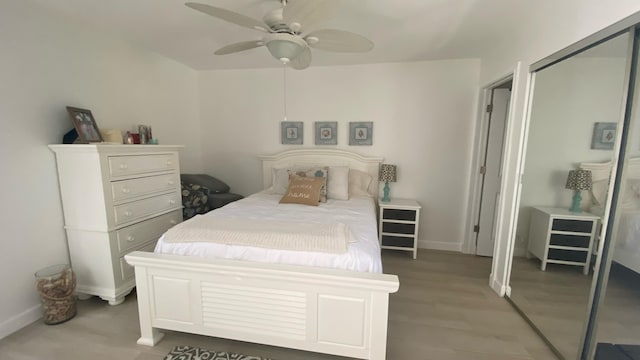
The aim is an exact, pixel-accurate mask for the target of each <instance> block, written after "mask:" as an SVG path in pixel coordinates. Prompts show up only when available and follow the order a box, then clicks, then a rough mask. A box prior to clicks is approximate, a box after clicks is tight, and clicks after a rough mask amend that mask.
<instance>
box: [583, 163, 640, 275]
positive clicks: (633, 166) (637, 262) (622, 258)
mask: <svg viewBox="0 0 640 360" xmlns="http://www.w3.org/2000/svg"><path fill="white" fill-rule="evenodd" d="M612 164H613V162H611V161H607V162H603V163H581V164H580V168H581V169H584V170H591V177H592V180H593V182H596V181H600V180H609V177H610V176H611V166H612ZM624 176H625V178H626V179H634V180H638V179H640V157H636V158H630V159H628V160H627V164H626V168H625V170H624ZM609 226H612V225H611V224H610V225H609ZM613 226H614V228H613V234H612V238H613V239H617V237H618V233H619V228H618V226H617V224H613ZM637 241H640V239H637ZM617 245H618V242H617V241H614V246H617ZM612 260H613V261H615V262H616V263H618V264H620V265H623V266H624V267H626V268H628V269H631V270H633V271H635V272H637V273H640V258H639V257H638V255H636V253H635V252H630V251H628V250H626V249H623V248H619V247H618V248H615V250H614V251H613V258H612Z"/></svg>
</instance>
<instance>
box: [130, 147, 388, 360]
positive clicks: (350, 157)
mask: <svg viewBox="0 0 640 360" xmlns="http://www.w3.org/2000/svg"><path fill="white" fill-rule="evenodd" d="M260 159H261V161H262V170H263V171H262V173H263V179H264V181H263V187H264V189H265V190H266V191H263V192H261V193H258V194H256V195H253V196H250V197H248V199H247V201H248V202H249V203H256V204H263V205H264V206H265V208H263V209H262V210H261V211H266V212H267V213H272V214H274V215H273V217H272V218H269V219H272V220H274V221H277V220H278V219H277V216H278V215H277V214H275V212H273V211H271V209H269V208H268V206H271V205H269V204H272V203H273V201H274V199H276V198H277V197H278V196H276V195H274V194H272V191H271V190H272V189H273V187H274V186H276V185H277V184H275V183H274V182H276V181H277V179H276V178H275V176H274V174H275V171H276V170H275V169H282V168H295V167H298V168H300V167H308V166H329V167H332V166H335V167H345V166H346V167H349V169H353V170H355V171H360V172H363V173H366V174H368V175H369V176H370V177H371V179H372V181H371V182H370V183H369V184H368V186H366V193H368V195H369V197H368V198H367V197H358V198H357V199H354V200H356V201H355V204H353V205H348V203H350V202H351V200H349V202H335V203H331V200H328V201H327V203H326V204H323V205H321V206H319V207H318V209H322V208H327V207H330V206H338V207H340V206H346V207H349V206H355V207H359V206H362V207H364V208H369V209H371V208H372V207H373V206H372V204H373V205H375V201H374V200H372V197H373V196H374V194H377V192H378V181H377V180H378V169H379V165H380V163H381V162H382V159H381V158H378V157H369V156H361V155H358V154H355V153H352V152H348V151H343V150H335V149H331V150H321V149H307V150H290V151H285V152H281V153H278V154H275V155H269V156H261V157H260ZM367 203H368V204H369V205H367ZM234 204H235V203H234ZM242 206H244V205H242V203H241V204H240V205H233V206H230V207H229V208H228V209H226V208H222V209H220V210H224V209H226V210H225V212H224V214H226V216H229V217H230V218H233V217H234V216H236V215H237V214H238V213H241V212H243V211H244V208H243V207H242ZM258 207H259V206H258ZM332 209H333V208H332ZM216 211H218V210H216ZM331 211H332V212H333V210H331ZM371 211H373V210H371ZM254 215H255V216H258V215H256V214H254ZM274 218H275V219H274ZM303 218H304V216H303ZM368 218H369V219H370V220H355V219H354V220H353V221H355V222H356V223H364V224H367V222H369V224H368V225H365V226H363V228H362V229H360V230H357V229H352V231H351V235H352V236H353V237H354V238H355V239H357V241H350V242H349V245H348V251H347V253H346V254H341V255H340V256H343V257H346V260H345V259H342V261H333V260H327V259H326V258H323V256H324V255H321V256H319V257H316V258H309V259H310V260H308V261H306V262H303V263H297V262H296V261H297V260H296V259H298V258H299V257H296V256H288V257H287V256H284V255H281V256H280V259H278V260H283V259H284V260H283V261H284V262H285V263H281V262H268V261H262V260H264V259H265V258H272V257H273V256H271V255H269V253H268V252H269V251H271V249H252V248H251V247H246V248H241V249H240V250H239V251H236V253H234V251H233V250H232V251H231V254H228V253H227V254H225V253H224V251H225V249H222V250H221V249H220V248H218V249H213V250H211V249H210V250H202V249H200V250H198V249H197V247H193V246H192V245H193V244H186V245H185V244H168V243H166V242H164V240H160V241H159V242H158V245H157V250H159V251H164V252H168V253H169V254H166V253H145V252H134V253H131V254H129V255H127V256H126V260H127V262H128V263H129V264H131V265H133V266H134V267H135V274H136V286H137V294H138V309H139V315H140V332H141V337H140V339H139V340H138V344H142V345H148V346H153V345H155V344H156V343H157V342H158V341H160V339H161V338H162V336H163V334H162V333H161V331H160V330H161V329H167V330H175V331H181V332H187V333H195V334H201V335H209V336H215V337H221V338H228V339H234V340H240V341H248V342H255V343H260V344H266V345H274V346H281V347H287V348H295V349H300V350H307V351H313V352H320V353H327V354H333V355H341V356H349V357H354V358H361V359H385V356H386V343H387V323H388V302H389V294H390V293H394V292H396V291H397V290H398V287H399V281H398V278H397V276H395V275H389V274H383V273H382V272H381V270H382V269H381V264H380V257H379V245H378V244H377V232H376V231H377V230H376V228H375V212H373V214H369V215H368ZM345 222H347V223H348V221H345ZM354 226H355V225H354ZM165 235H167V234H165ZM371 238H373V242H372V241H371V240H372V239H371ZM367 239H368V240H367ZM352 240H353V239H352ZM234 246H235V245H234ZM222 247H223V248H226V250H228V248H229V247H225V246H222ZM358 247H360V249H357V251H355V250H354V248H358ZM194 249H196V250H194ZM220 251H222V252H220ZM288 251H292V250H288ZM352 252H355V254H352ZM207 253H208V254H207ZM237 253H242V254H244V255H247V254H249V255H248V257H238V256H237ZM362 253H371V254H373V255H374V256H373V257H371V258H370V259H371V260H367V261H365V260H361V259H360V258H359V257H358V256H361V255H362ZM183 254H184V255H183ZM188 254H196V255H203V256H185V255H188ZM281 254H282V253H281ZM244 255H243V256H244ZM285 255H286V254H285ZM289 255H291V254H289ZM306 255H309V256H313V254H305V256H301V257H300V258H305V257H306ZM340 256H338V257H340ZM220 257H222V258H220ZM239 258H241V259H242V260H239ZM286 258H289V260H288V261H287V260H286ZM291 259H294V260H293V261H292V260H291ZM354 259H355V260H354ZM336 263H342V265H339V266H337V267H336V266H333V265H335V264H336Z"/></svg>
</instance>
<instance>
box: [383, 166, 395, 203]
mask: <svg viewBox="0 0 640 360" xmlns="http://www.w3.org/2000/svg"><path fill="white" fill-rule="evenodd" d="M380 181H384V189H383V190H384V196H383V197H382V200H381V201H382V202H389V201H391V199H390V198H389V183H390V182H396V166H395V165H390V164H382V165H380Z"/></svg>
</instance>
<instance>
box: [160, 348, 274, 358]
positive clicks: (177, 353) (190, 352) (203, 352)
mask: <svg viewBox="0 0 640 360" xmlns="http://www.w3.org/2000/svg"><path fill="white" fill-rule="evenodd" d="M164 360H272V359H268V358H262V357H260V356H248V355H242V354H234V353H228V352H223V351H211V350H207V349H201V348H196V347H191V346H176V347H174V348H173V349H172V350H171V351H169V353H168V354H167V356H165V357H164Z"/></svg>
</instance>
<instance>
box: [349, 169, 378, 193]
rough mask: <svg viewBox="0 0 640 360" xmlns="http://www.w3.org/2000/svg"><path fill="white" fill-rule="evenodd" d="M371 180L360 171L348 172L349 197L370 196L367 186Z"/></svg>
mask: <svg viewBox="0 0 640 360" xmlns="http://www.w3.org/2000/svg"><path fill="white" fill-rule="evenodd" d="M372 180H373V178H372V177H371V175H369V174H367V173H366V172H363V171H360V170H354V169H350V170H349V197H353V196H371V194H369V185H371V181H372Z"/></svg>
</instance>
